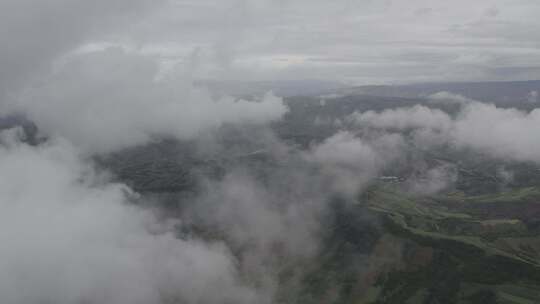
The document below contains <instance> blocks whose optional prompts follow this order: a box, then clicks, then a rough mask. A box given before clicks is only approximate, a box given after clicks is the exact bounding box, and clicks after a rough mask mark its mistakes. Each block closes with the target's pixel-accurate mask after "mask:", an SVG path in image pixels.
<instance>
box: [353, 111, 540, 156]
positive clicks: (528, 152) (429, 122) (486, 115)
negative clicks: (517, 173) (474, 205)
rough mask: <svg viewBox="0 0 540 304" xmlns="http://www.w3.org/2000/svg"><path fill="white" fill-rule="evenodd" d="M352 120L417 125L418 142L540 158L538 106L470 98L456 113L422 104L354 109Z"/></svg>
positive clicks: (398, 126) (385, 125) (382, 125)
mask: <svg viewBox="0 0 540 304" xmlns="http://www.w3.org/2000/svg"><path fill="white" fill-rule="evenodd" d="M353 120H356V121H359V123H360V125H362V126H366V125H367V126H372V127H376V128H395V129H409V128H412V129H416V131H415V133H414V135H415V139H416V140H417V143H418V144H421V145H422V144H424V145H425V144H428V145H429V144H442V143H451V144H454V145H456V146H458V147H469V148H472V149H475V150H477V151H480V152H483V153H487V154H490V155H492V156H495V157H501V158H507V159H514V160H520V161H535V162H540V136H538V130H539V129H540V109H534V110H532V111H530V112H525V111H521V110H517V109H513V108H509V109H508V108H498V107H496V106H495V105H493V104H487V103H481V102H476V101H469V102H468V103H466V104H464V105H463V106H462V108H461V110H460V112H459V113H458V115H457V117H455V118H451V117H450V116H449V115H448V114H446V113H444V112H442V111H440V110H432V109H428V108H426V107H424V106H414V107H411V108H398V109H391V110H385V111H383V112H380V113H375V112H366V113H356V114H355V115H354V116H353Z"/></svg>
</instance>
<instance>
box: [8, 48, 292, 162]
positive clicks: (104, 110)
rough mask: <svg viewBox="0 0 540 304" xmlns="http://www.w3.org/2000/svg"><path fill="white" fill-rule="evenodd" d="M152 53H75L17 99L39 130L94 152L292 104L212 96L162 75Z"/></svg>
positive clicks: (273, 114) (277, 112)
mask: <svg viewBox="0 0 540 304" xmlns="http://www.w3.org/2000/svg"><path fill="white" fill-rule="evenodd" d="M159 71H160V70H159V65H158V63H157V62H156V60H155V59H154V58H152V57H149V56H144V55H139V54H136V53H129V52H127V51H124V50H122V49H119V48H108V49H105V50H103V51H96V52H90V53H83V54H80V55H73V57H70V58H69V59H67V62H65V63H63V64H62V65H60V66H59V67H58V68H57V70H56V71H55V72H54V73H52V75H50V76H49V77H47V78H44V79H43V81H42V82H41V83H40V84H39V85H36V86H34V87H33V88H31V89H28V90H26V91H25V94H24V95H23V96H22V97H20V98H19V99H18V101H17V102H16V103H15V104H13V105H12V111H19V112H22V113H24V114H26V115H27V116H28V118H29V119H31V120H32V121H34V122H35V123H36V124H37V126H38V128H40V130H41V131H42V132H44V133H45V134H47V135H51V136H62V137H65V138H67V139H68V140H70V141H71V142H72V143H74V144H75V145H77V146H78V147H80V148H82V149H83V150H85V151H87V152H90V153H94V152H97V153H106V152H112V151H115V150H119V149H122V148H128V147H132V146H135V145H141V144H145V143H148V142H151V141H153V140H154V139H156V138H160V137H172V138H179V139H187V138H191V137H193V136H195V135H196V134H197V133H198V132H200V131H203V130H205V129H208V128H212V127H219V126H220V125H222V124H224V123H242V122H244V123H266V122H270V121H273V120H276V119H279V118H280V117H281V116H282V115H283V114H284V113H286V112H287V108H286V106H285V105H284V104H283V103H282V101H281V99H279V98H277V97H275V96H273V95H272V94H268V95H266V96H265V97H264V98H263V99H262V100H261V101H259V102H250V101H245V100H235V99H234V98H232V97H223V98H220V99H217V100H215V99H214V98H213V97H212V96H211V94H210V93H209V92H208V91H206V90H205V89H204V88H195V87H194V86H193V85H192V84H191V81H190V78H189V77H186V76H184V75H182V74H179V76H176V74H174V73H172V74H170V75H168V76H164V77H161V78H159V79H157V78H156V77H157V76H158V75H159Z"/></svg>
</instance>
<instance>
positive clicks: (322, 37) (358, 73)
mask: <svg viewBox="0 0 540 304" xmlns="http://www.w3.org/2000/svg"><path fill="white" fill-rule="evenodd" d="M539 16H540V1H536V0H474V1H470V0H455V1H443V0H377V1H375V0H335V1H326V0H325V1H323V0H243V1H242V0H227V1H224V0H197V1H182V0H176V1H172V2H171V4H170V5H167V6H166V7H165V8H164V9H162V10H160V11H158V12H157V13H156V14H155V15H154V16H152V17H150V18H149V19H147V20H146V21H145V22H142V23H141V24H140V25H139V26H136V27H133V28H132V30H133V33H134V35H136V36H137V38H136V39H137V43H140V44H139V46H144V47H146V48H147V49H148V50H153V51H158V50H159V51H160V52H161V53H162V54H167V55H168V56H171V57H182V56H186V55H188V54H191V55H192V56H193V55H194V54H195V55H196V56H199V57H202V58H203V60H200V62H203V63H204V64H201V65H202V66H201V67H200V69H199V72H200V73H202V74H203V75H205V76H207V77H210V78H216V77H234V78H240V79H254V78H255V79H259V78H262V79H265V78H278V79H284V78H286V79H291V78H292V79H303V78H324V79H333V80H344V81H351V82H356V83H381V82H382V83H386V82H414V81H439V80H517V79H538V78H540V37H539V36H538V35H539V34H538V33H540V17H539Z"/></svg>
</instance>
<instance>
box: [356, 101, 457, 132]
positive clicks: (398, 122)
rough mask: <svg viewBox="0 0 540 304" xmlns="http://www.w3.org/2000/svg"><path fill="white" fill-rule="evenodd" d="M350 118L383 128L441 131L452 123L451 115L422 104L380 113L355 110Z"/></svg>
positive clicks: (366, 124) (358, 122) (364, 124)
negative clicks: (421, 128)
mask: <svg viewBox="0 0 540 304" xmlns="http://www.w3.org/2000/svg"><path fill="white" fill-rule="evenodd" d="M348 119H349V120H350V121H352V122H354V123H355V124H357V125H360V126H372V127H376V128H381V129H414V128H420V127H426V128H430V129H434V130H439V131H440V130H446V129H448V128H449V127H450V126H451V123H452V122H451V119H450V117H449V116H448V115H447V114H446V113H444V112H443V111H441V110H437V109H431V108H428V107H426V106H421V105H416V106H413V107H411V108H397V109H389V110H384V111H382V112H380V113H377V112H375V111H367V112H364V113H359V112H355V113H353V114H351V115H350V116H349V118H348Z"/></svg>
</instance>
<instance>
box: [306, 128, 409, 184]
mask: <svg viewBox="0 0 540 304" xmlns="http://www.w3.org/2000/svg"><path fill="white" fill-rule="evenodd" d="M404 144H405V143H404V141H403V138H402V137H401V136H399V135H396V134H387V135H382V136H380V137H378V138H376V139H374V140H362V139H360V138H358V137H356V136H355V135H354V134H352V133H350V132H346V131H341V132H338V133H337V134H335V135H333V136H332V137H330V138H327V139H326V140H325V141H324V142H323V143H321V144H319V145H316V146H314V147H313V148H312V149H311V150H310V151H309V153H307V154H306V158H307V159H308V160H310V161H312V162H315V163H318V164H319V165H320V166H322V172H321V173H322V175H323V176H325V177H327V179H328V184H330V185H333V186H332V188H333V190H334V191H337V192H339V193H342V194H345V195H354V194H356V193H357V192H358V191H359V190H360V189H361V188H362V187H363V186H365V185H366V183H367V182H368V181H370V180H371V179H373V178H374V177H376V176H377V175H378V174H379V172H380V170H382V169H383V168H384V166H385V165H387V164H388V163H391V162H392V161H393V160H395V159H397V158H398V157H399V155H400V154H401V153H400V152H401V148H403V147H404Z"/></svg>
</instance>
